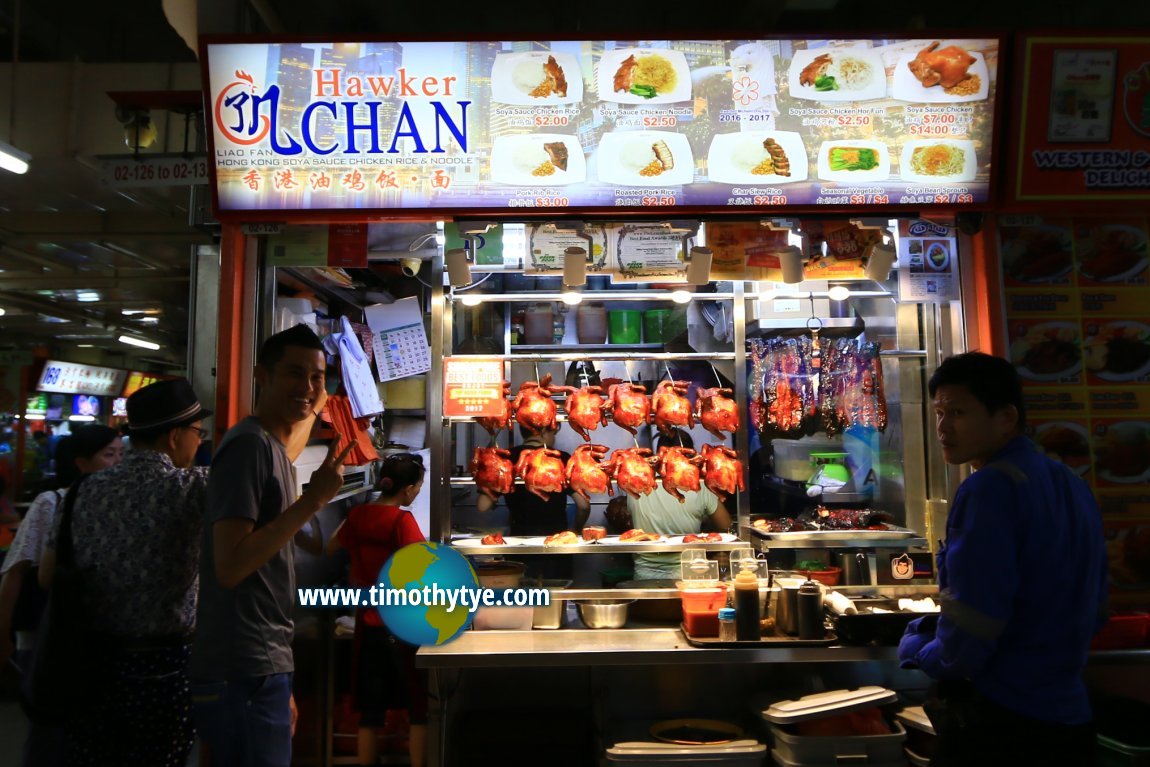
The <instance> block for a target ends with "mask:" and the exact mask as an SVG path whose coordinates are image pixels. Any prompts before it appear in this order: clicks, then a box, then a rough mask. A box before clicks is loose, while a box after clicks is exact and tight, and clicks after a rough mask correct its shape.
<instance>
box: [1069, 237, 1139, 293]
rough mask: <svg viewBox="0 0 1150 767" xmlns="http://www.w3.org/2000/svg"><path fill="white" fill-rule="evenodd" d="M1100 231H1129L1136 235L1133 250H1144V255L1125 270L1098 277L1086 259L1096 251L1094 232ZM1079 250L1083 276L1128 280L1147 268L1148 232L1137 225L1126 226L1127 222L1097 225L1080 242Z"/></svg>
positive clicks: (1093, 278)
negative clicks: (1088, 236)
mask: <svg viewBox="0 0 1150 767" xmlns="http://www.w3.org/2000/svg"><path fill="white" fill-rule="evenodd" d="M1100 231H1117V232H1128V233H1130V234H1132V235H1133V236H1134V237H1135V242H1136V244H1135V245H1134V247H1132V248H1131V250H1133V251H1142V257H1141V258H1140V259H1138V261H1137V262H1136V263H1135V264H1134V265H1133V266H1131V267H1130V268H1129V269H1127V270H1126V271H1124V272H1121V273H1119V274H1109V275H1106V276H1105V277H1097V276H1095V275H1093V274H1091V273H1090V271H1089V267H1087V266H1086V261H1087V260H1088V259H1089V258H1090V256H1091V255H1092V254H1093V251H1094V242H1093V240H1094V238H1095V237H1096V236H1097V235H1095V234H1094V232H1100ZM1078 252H1079V254H1080V256H1079V258H1080V260H1079V267H1078V271H1079V272H1081V273H1082V275H1083V276H1085V277H1088V278H1090V279H1092V280H1094V281H1096V282H1121V281H1123V280H1128V279H1130V278H1131V277H1133V276H1134V275H1136V274H1138V273H1140V272H1141V271H1142V270H1144V269H1145V268H1146V233H1145V232H1144V231H1142V230H1141V229H1139V228H1138V227H1136V226H1126V225H1125V224H1105V225H1103V226H1098V227H1095V228H1094V229H1093V230H1092V233H1091V237H1090V238H1089V239H1087V240H1086V241H1085V242H1082V243H1080V244H1079V247H1078Z"/></svg>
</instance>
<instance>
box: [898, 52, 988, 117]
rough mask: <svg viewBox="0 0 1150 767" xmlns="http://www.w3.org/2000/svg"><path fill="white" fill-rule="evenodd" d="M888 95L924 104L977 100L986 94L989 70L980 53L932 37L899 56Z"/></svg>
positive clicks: (983, 97) (986, 95)
mask: <svg viewBox="0 0 1150 767" xmlns="http://www.w3.org/2000/svg"><path fill="white" fill-rule="evenodd" d="M891 95H892V96H893V97H894V98H896V99H899V100H901V101H919V102H928V103H931V102H934V103H948V102H949V103H958V102H963V101H981V100H983V99H985V98H987V97H988V96H989V95H990V72H989V70H988V68H987V66H986V59H985V58H983V55H982V53H981V52H979V51H972V50H969V49H967V48H965V47H963V46H961V45H957V44H953V43H947V44H945V45H944V44H943V43H942V42H941V41H939V40H934V41H931V42H929V43H926V44H924V45H923V47H922V48H921V49H919V50H918V52H916V53H915V54H914V55H907V56H903V57H902V58H901V59H899V62H898V64H897V65H896V66H895V68H894V78H893V82H892V84H891Z"/></svg>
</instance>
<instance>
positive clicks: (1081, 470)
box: [1034, 421, 1091, 477]
mask: <svg viewBox="0 0 1150 767" xmlns="http://www.w3.org/2000/svg"><path fill="white" fill-rule="evenodd" d="M1051 429H1068V430H1070V431H1072V432H1074V433H1075V434H1077V435H1078V436H1079V437H1080V438H1081V439H1082V445H1083V446H1084V447H1085V448H1086V456H1085V461H1086V462H1085V463H1083V464H1081V465H1078V466H1070V468H1071V470H1072V471H1074V472H1075V473H1076V474H1077V475H1078V476H1080V477H1081V476H1084V475H1085V474H1086V472H1088V471H1090V463H1091V461H1090V435H1089V433H1087V431H1086V427H1085V426H1083V425H1082V424H1080V423H1071V422H1070V421H1050V422H1049V423H1041V424H1039V425H1038V426H1036V427H1035V428H1034V444H1036V445H1037V446H1038V449H1039V450H1046V447H1045V446H1043V444H1042V435H1043V434H1045V433H1046V432H1048V431H1050V430H1051ZM1072 457H1074V458H1079V456H1072ZM1067 465H1068V466H1069V464H1067Z"/></svg>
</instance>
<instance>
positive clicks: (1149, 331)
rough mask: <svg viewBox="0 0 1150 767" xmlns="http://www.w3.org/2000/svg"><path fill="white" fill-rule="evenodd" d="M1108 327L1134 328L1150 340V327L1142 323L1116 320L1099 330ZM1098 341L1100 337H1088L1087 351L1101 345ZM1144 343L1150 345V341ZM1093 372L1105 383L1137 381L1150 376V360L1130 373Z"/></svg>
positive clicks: (1101, 326)
mask: <svg viewBox="0 0 1150 767" xmlns="http://www.w3.org/2000/svg"><path fill="white" fill-rule="evenodd" d="M1108 327H1121V328H1132V329H1133V330H1135V331H1137V332H1138V334H1139V335H1141V336H1142V337H1143V339H1150V326H1147V325H1144V324H1142V323H1141V322H1133V321H1131V320H1115V321H1113V322H1107V323H1105V324H1102V325H1099V327H1098V329H1099V331H1101V330H1102V329H1103V328H1108ZM1098 339H1099V336H1089V337H1087V339H1086V347H1087V349H1089V347H1091V346H1093V345H1094V344H1095V343H1099V340H1098ZM1142 343H1143V344H1147V343H1150V340H1143V341H1142ZM1092 372H1093V374H1094V375H1096V376H1098V377H1099V378H1101V379H1102V380H1104V381H1136V380H1138V379H1139V378H1142V377H1143V376H1145V375H1150V360H1147V361H1146V362H1145V363H1144V364H1143V365H1142V367H1140V368H1138V369H1137V370H1133V371H1131V372H1129V373H1114V372H1111V371H1109V370H1106V369H1103V370H1099V371H1092Z"/></svg>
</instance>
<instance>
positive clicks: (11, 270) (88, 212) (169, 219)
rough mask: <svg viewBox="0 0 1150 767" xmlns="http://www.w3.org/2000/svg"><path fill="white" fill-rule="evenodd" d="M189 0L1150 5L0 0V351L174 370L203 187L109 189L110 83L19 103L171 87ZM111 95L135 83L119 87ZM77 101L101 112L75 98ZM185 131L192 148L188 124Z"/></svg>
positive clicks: (687, 19)
mask: <svg viewBox="0 0 1150 767" xmlns="http://www.w3.org/2000/svg"><path fill="white" fill-rule="evenodd" d="M197 5H198V9H199V10H198V13H199V19H200V21H199V30H200V31H201V32H212V33H239V34H243V33H261V34H266V33H274V34H282V35H300V36H303V35H307V36H314V35H320V36H325V35H326V36H333V37H335V36H364V37H368V36H374V37H381V38H390V39H420V38H422V39H428V38H431V39H460V38H468V37H502V38H525V39H529V38H535V37H548V38H590V37H603V36H608V37H614V38H619V37H633V38H636V39H657V38H658V37H660V36H682V35H684V34H694V35H700V36H710V37H714V36H720V37H721V36H728V35H743V36H750V35H755V34H762V35H764V36H765V35H772V34H785V33H788V32H796V33H818V32H820V31H822V30H828V31H830V30H834V31H835V32H837V33H840V34H841V33H842V32H843V31H844V30H845V31H849V32H850V33H852V34H867V33H869V32H876V33H877V32H896V31H904V32H905V31H908V30H931V29H942V30H961V29H971V30H975V29H977V30H980V31H985V30H988V29H1005V30H1010V29H1014V28H1073V29H1081V28H1083V27H1110V28H1116V27H1121V28H1124V29H1129V28H1132V27H1143V28H1145V27H1148V26H1150V4H1147V3H1126V2H1119V0H1094V1H1093V2H1089V3H1082V2H1077V0H1075V1H1073V2H1072V1H1071V0H1047V1H1046V2H1042V3H1036V2H1020V3H1004V2H1001V0H971V1H970V2H966V3H922V2H920V1H919V0H888V1H887V2H882V3H876V2H872V1H871V0H733V2H727V3H721V4H719V5H717V6H709V7H708V6H684V5H682V4H680V3H663V4H658V3H625V2H618V1H617V0H611V1H610V2H607V1H606V0H583V2H579V3H543V2H537V1H536V2H530V3H528V2H522V1H520V0H511V1H502V2H490V3H479V4H476V3H472V2H468V3H463V2H459V1H458V0H448V2H440V3H434V4H432V5H429V6H427V8H428V12H426V13H425V12H419V11H418V10H414V9H413V7H412V6H409V5H403V4H399V3H394V2H380V0H346V1H344V2H329V3H317V2H314V0H198V3H197V0H168V1H167V2H164V3H161V2H160V0H116V2H95V3H93V2H90V0H89V1H86V2H81V0H59V1H58V2H31V1H30V0H5V2H3V3H2V5H0V76H2V75H6V76H2V77H0V93H3V94H4V96H3V97H0V140H5V141H10V142H11V143H13V144H17V145H19V144H21V143H25V144H32V145H37V146H38V149H37V151H36V152H35V156H34V158H33V170H32V171H30V172H29V173H28V174H27V175H25V176H14V175H12V174H9V173H7V172H4V171H0V308H3V309H4V310H5V314H4V315H3V316H2V317H0V348H12V347H16V348H22V347H31V346H39V345H43V346H48V347H50V348H51V349H52V353H53V354H57V355H58V354H61V353H64V352H69V351H71V350H72V349H74V348H75V347H76V346H79V345H81V344H83V345H89V344H90V345H92V348H93V349H103V350H105V354H104V357H103V358H102V359H101V361H103V362H105V363H107V364H120V365H123V366H129V367H134V366H144V367H150V368H156V367H165V366H167V367H170V366H176V367H179V366H181V365H182V364H183V362H184V360H185V357H186V348H187V327H188V310H187V305H188V296H189V288H190V282H189V277H190V269H191V263H192V260H193V253H194V252H195V248H196V247H197V246H203V245H210V244H211V243H212V241H213V234H214V231H215V227H214V226H213V225H212V222H211V221H210V220H207V217H206V214H205V210H206V206H207V199H208V198H207V196H206V189H204V188H202V187H201V188H199V189H195V188H191V187H150V188H147V189H132V190H125V189H120V190H116V189H111V188H109V187H108V186H107V185H106V184H104V183H103V182H102V181H101V174H100V173H99V172H98V171H97V170H96V168H95V163H94V162H93V155H94V154H97V153H99V154H114V153H125V152H126V151H127V149H126V148H125V147H124V144H123V143H122V140H121V139H122V136H120V134H119V133H117V131H118V130H119V126H118V125H117V124H116V123H115V122H114V120H115V114H114V105H113V104H112V102H111V100H110V99H108V98H107V96H106V91H105V93H83V92H79V93H77V92H72V93H67V92H66V91H67V87H65V88H63V89H62V90H63V91H65V92H61V93H58V94H57V96H55V97H54V98H58V99H61V100H63V101H62V103H63V104H64V105H65V106H66V108H67V110H69V111H68V112H67V114H70V115H71V117H70V120H71V121H72V122H73V123H74V124H73V125H71V127H70V131H68V130H61V131H59V134H60V138H59V139H58V140H55V139H53V142H54V145H53V146H52V147H50V148H48V149H47V150H45V149H44V148H43V144H44V143H45V142H46V141H48V139H47V138H46V137H45V136H44V135H41V134H50V133H51V132H52V131H53V130H55V129H56V127H57V126H55V125H51V124H49V125H45V124H43V123H45V122H48V123H51V122H53V121H52V120H47V119H45V120H43V121H38V120H37V119H36V118H37V115H36V114H30V112H35V110H36V107H30V106H28V105H29V104H32V103H34V102H33V101H31V100H30V94H29V93H28V91H30V90H35V89H36V82H37V78H38V77H39V74H38V73H39V72H40V71H41V69H38V67H41V68H42V67H46V66H47V65H51V64H58V65H61V64H62V65H66V66H67V67H69V72H70V73H71V83H72V87H73V90H81V89H82V88H83V87H85V86H86V85H87V84H88V83H91V82H93V81H99V78H91V77H84V76H82V73H85V72H87V71H89V70H92V69H96V68H99V67H105V68H108V67H111V66H113V65H138V68H139V70H140V71H143V70H144V69H146V68H152V69H157V70H161V76H162V77H166V78H167V81H169V82H170V81H173V80H174V79H175V78H174V77H173V76H172V75H171V72H172V71H174V70H173V67H177V66H183V67H184V68H185V70H190V67H193V66H194V63H195V56H194V54H193V53H192V51H191V50H190V49H189V48H188V47H187V45H186V44H185V43H184V42H183V40H182V39H181V37H180V35H179V34H177V32H176V31H175V30H174V29H173V27H172V24H171V23H169V21H168V18H167V17H166V16H165V13H164V6H167V7H168V8H169V9H172V12H173V13H179V12H180V9H183V10H184V13H185V15H186V16H188V17H189V18H194V17H195V15H196V8H197ZM708 8H713V10H705V9H708ZM924 34H925V33H924ZM5 64H6V66H4V65H5ZM165 67H167V69H164V68H165ZM43 71H48V70H43ZM112 71H120V70H112ZM132 71H133V70H132V69H131V68H128V69H126V70H124V72H125V73H127V74H125V75H124V79H125V80H126V81H128V82H133V78H132V77H131V76H130V73H131V72H132ZM190 71H194V70H190ZM163 73H166V74H163ZM4 80H6V81H7V82H6V83H5V82H3V81H4ZM29 83H31V85H29ZM180 87H185V86H180ZM192 87H194V85H193V86H192ZM114 89H116V88H115V87H112V88H107V89H106V90H114ZM123 89H124V90H133V89H139V87H138V86H135V87H133V86H132V85H130V84H126V85H125V86H124V88H123ZM173 89H175V88H173ZM13 91H15V93H13ZM36 95H39V96H41V97H42V96H43V94H36ZM91 104H97V105H100V107H99V108H93V109H86V108H84V107H83V106H81V105H91ZM13 105H14V107H13ZM153 116H154V117H155V118H157V121H158V122H159V123H160V124H161V128H162V129H167V131H168V132H169V133H171V134H174V133H176V132H178V130H179V128H180V124H181V123H182V117H181V116H180V115H179V114H172V113H171V112H169V111H166V110H161V111H157V112H154V113H153ZM92 120H95V121H96V122H90V121H92ZM105 123H110V124H111V125H112V126H113V130H112V131H110V135H112V136H115V137H116V138H114V139H110V140H109V142H108V145H107V146H106V147H100V149H101V150H102V151H99V152H88V151H87V150H88V149H90V147H87V146H85V147H84V149H85V151H79V150H78V149H77V143H79V142H78V141H77V138H76V137H77V135H83V136H88V134H89V133H90V132H91V131H98V130H104V131H107V127H108V126H107V125H105ZM191 138H192V139H193V143H194V139H196V138H197V136H195V135H193V136H192V137H191ZM163 143H164V144H165V145H166V148H167V149H168V151H172V150H173V148H174V149H175V150H177V151H178V150H179V149H180V146H179V144H181V143H182V139H179V140H176V141H175V144H176V146H175V147H173V146H172V144H173V141H172V139H171V138H170V137H169V138H165V139H164V141H163ZM122 333H127V334H129V335H138V336H143V337H148V338H153V339H155V340H157V341H159V342H161V343H162V344H163V346H164V348H163V349H162V350H161V351H159V352H149V351H144V350H137V349H134V348H132V347H127V346H124V345H123V344H120V343H118V342H117V341H116V337H117V336H118V335H120V334H122Z"/></svg>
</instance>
